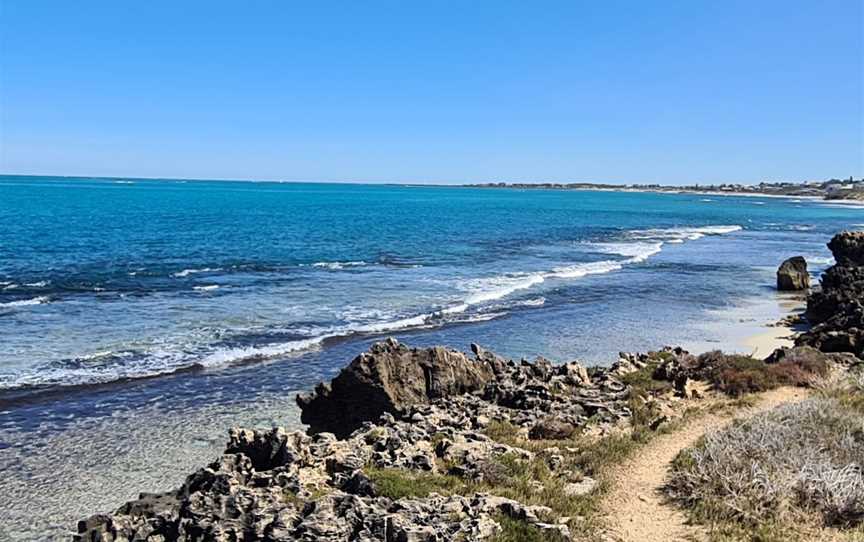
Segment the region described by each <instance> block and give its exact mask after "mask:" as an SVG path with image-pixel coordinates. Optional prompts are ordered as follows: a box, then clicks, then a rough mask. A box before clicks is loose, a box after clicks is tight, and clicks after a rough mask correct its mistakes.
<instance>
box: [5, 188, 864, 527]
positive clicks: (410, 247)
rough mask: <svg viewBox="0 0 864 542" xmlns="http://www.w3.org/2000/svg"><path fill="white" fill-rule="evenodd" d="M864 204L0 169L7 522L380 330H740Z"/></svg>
mask: <svg viewBox="0 0 864 542" xmlns="http://www.w3.org/2000/svg"><path fill="white" fill-rule="evenodd" d="M705 199H710V201H704V200H705ZM861 222H864V211H862V210H861V209H858V208H849V207H840V208H838V207H836V206H829V205H825V204H821V203H819V202H810V201H804V202H794V201H791V200H784V199H769V198H737V197H713V198H705V197H704V196H699V195H669V194H664V195H660V194H647V193H640V194H635V193H626V194H624V193H611V192H572V191H570V192H565V191H560V192H559V191H518V190H489V189H465V188H441V187H419V188H418V187H399V186H364V185H313V184H301V185H292V184H277V183H234V182H182V181H170V180H168V181H153V180H150V181H143V180H135V181H132V184H128V183H122V184H121V183H117V182H114V181H110V180H108V181H106V180H69V179H59V178H53V179H50V178H49V179H45V178H39V179H32V178H16V177H0V224H3V227H2V228H0V342H2V344H3V345H4V349H3V350H2V351H0V388H3V391H0V410H2V413H0V471H2V476H0V494H3V495H7V496H9V497H8V498H7V500H8V501H9V502H8V504H7V505H6V506H4V507H0V538H3V537H4V536H5V537H6V538H12V539H34V540H38V539H45V537H46V536H48V535H46V533H51V534H52V535H54V536H60V535H61V534H62V532H63V529H68V528H70V526H71V522H72V521H74V520H75V519H77V518H78V517H80V516H83V515H87V514H90V513H95V512H97V511H107V510H110V509H112V508H114V507H116V506H117V505H119V504H120V503H122V502H123V501H124V500H127V499H129V498H133V497H135V496H136V494H137V492H138V491H158V490H165V489H169V488H171V487H173V486H176V485H177V484H179V483H180V482H181V481H182V478H183V476H184V475H185V474H187V473H189V472H190V471H191V470H192V469H194V468H195V467H197V466H200V465H202V464H204V463H206V462H207V461H208V460H210V459H212V458H213V457H215V456H216V454H218V452H219V451H220V450H221V448H222V445H223V441H224V440H225V434H226V431H227V428H228V427H230V426H231V425H253V426H267V425H274V424H280V425H288V426H297V424H298V413H297V410H296V407H295V406H294V403H293V395H294V394H296V392H298V391H301V390H306V389H309V388H311V386H313V385H314V383H315V382H317V381H319V380H321V379H326V378H330V377H331V376H333V375H334V374H335V372H336V371H338V369H339V368H340V367H341V366H343V365H344V364H345V363H347V362H348V361H349V360H350V359H351V358H352V357H353V356H355V355H356V354H357V353H359V352H360V351H362V350H364V349H365V348H366V347H367V346H368V345H369V344H370V343H371V342H372V341H374V340H378V339H380V338H381V337H383V336H385V335H396V336H397V337H399V338H400V339H401V340H404V341H406V342H409V343H412V344H418V345H427V344H435V343H445V344H448V345H451V346H454V347H457V348H463V349H467V347H468V344H469V343H470V342H479V343H481V344H484V345H485V346H487V347H490V348H492V349H494V350H496V351H499V352H500V353H502V354H505V355H509V356H514V357H521V356H526V357H533V356H535V355H538V354H542V355H544V356H546V357H550V358H552V359H557V360H561V361H564V360H570V359H575V358H581V359H583V360H586V361H587V362H589V363H597V364H608V363H610V362H612V361H614V359H615V354H616V353H617V352H618V351H620V350H645V349H648V348H656V347H658V346H661V345H663V344H672V343H674V344H682V345H684V346H685V347H688V348H690V349H692V350H706V349H710V348H717V347H723V348H735V347H738V346H737V345H739V344H740V341H741V339H742V337H743V336H744V335H746V334H747V333H751V332H752V331H753V328H754V327H756V326H758V325H761V324H764V323H765V322H768V321H770V320H773V319H776V318H777V317H778V316H779V315H780V312H781V309H780V307H779V304H778V298H777V296H776V294H775V293H774V291H773V288H772V285H773V280H774V271H775V269H776V266H777V265H778V264H779V263H780V261H782V260H783V259H784V258H786V257H788V256H791V255H795V254H803V255H804V256H805V257H808V259H809V261H810V262H811V267H814V268H815V269H814V270H816V271H818V269H819V268H822V267H825V266H827V265H829V264H830V263H831V261H830V254H829V253H828V251H827V249H826V248H825V246H824V243H825V242H826V241H827V240H828V238H830V235H831V234H833V233H834V232H835V231H837V230H839V229H843V228H845V227H849V226H850V225H852V224H856V223H861ZM738 348H739V349H740V347H738ZM178 370H179V372H175V371H178ZM145 377H146V378H145ZM4 531H5V532H4ZM22 533H23V534H22Z"/></svg>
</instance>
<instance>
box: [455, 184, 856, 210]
mask: <svg viewBox="0 0 864 542" xmlns="http://www.w3.org/2000/svg"><path fill="white" fill-rule="evenodd" d="M462 187H463V188H486V189H510V190H552V191H561V192H566V191H577V192H578V191H582V192H625V193H626V192H632V193H639V194H642V193H652V194H693V195H697V196H718V197H749V198H779V199H798V200H808V201H818V202H827V203H838V204H841V205H853V206H860V205H864V199H842V198H829V197H827V196H826V195H814V194H769V193H764V192H756V191H749V192H743V191H732V190H722V191H721V190H693V189H688V188H685V187H681V188H678V187H659V188H650V187H634V188H630V187H625V186H622V187H614V186H548V185H542V184H537V185H528V184H518V185H504V186H501V185H494V184H485V185H478V184H467V185H462Z"/></svg>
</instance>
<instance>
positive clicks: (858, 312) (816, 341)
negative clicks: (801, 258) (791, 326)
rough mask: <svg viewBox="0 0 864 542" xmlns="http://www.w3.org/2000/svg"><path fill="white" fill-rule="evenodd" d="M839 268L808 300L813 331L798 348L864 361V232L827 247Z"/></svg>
mask: <svg viewBox="0 0 864 542" xmlns="http://www.w3.org/2000/svg"><path fill="white" fill-rule="evenodd" d="M828 248H829V249H831V252H832V254H833V255H834V259H835V261H836V264H835V265H834V266H832V267H830V268H828V270H826V271H825V273H823V275H822V280H821V285H822V288H821V291H818V292H814V293H812V294H811V295H810V296H808V298H807V312H806V316H807V320H808V321H809V322H810V324H812V326H813V327H812V328H811V329H810V330H809V331H807V332H806V333H803V334H802V335H801V336H799V337H798V339H797V341H796V344H799V345H809V346H813V347H815V348H817V349H819V350H822V351H824V352H849V353H852V354H855V355H856V356H858V357H859V358H861V357H864V232H842V233H838V234H837V235H835V236H834V238H832V239H831V242H830V243H828Z"/></svg>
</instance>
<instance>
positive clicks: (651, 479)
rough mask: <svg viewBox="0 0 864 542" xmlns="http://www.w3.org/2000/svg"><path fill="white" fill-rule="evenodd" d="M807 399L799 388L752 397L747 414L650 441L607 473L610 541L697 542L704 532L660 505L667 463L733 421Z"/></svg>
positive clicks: (712, 419) (708, 420)
mask: <svg viewBox="0 0 864 542" xmlns="http://www.w3.org/2000/svg"><path fill="white" fill-rule="evenodd" d="M807 394H808V392H807V390H805V389H801V388H780V389H777V390H772V391H769V392H765V393H762V394H760V395H759V396H758V400H757V403H756V404H755V406H753V407H751V408H746V409H736V410H726V411H721V412H720V413H718V414H708V415H704V416H700V417H698V418H696V419H694V420H691V421H690V422H689V423H688V424H687V425H685V426H684V427H683V428H681V429H679V430H678V431H674V432H672V433H669V434H666V435H662V436H660V437H658V438H656V439H655V440H653V441H651V442H650V443H649V444H647V445H646V446H645V447H644V448H643V449H641V450H639V451H638V452H637V453H636V455H635V456H634V457H633V458H632V459H630V460H629V461H627V462H625V463H623V464H622V465H620V466H619V467H617V468H616V469H615V471H614V472H613V476H612V483H613V486H612V491H611V492H610V494H609V496H608V497H607V498H606V499H605V501H604V508H605V514H606V516H607V520H608V522H609V526H610V528H611V530H612V534H613V538H614V539H616V540H622V541H624V542H673V541H693V540H701V539H702V538H703V537H704V531H703V530H702V529H700V528H699V527H697V526H693V525H688V524H687V518H686V516H685V514H684V513H683V512H682V511H680V510H679V509H677V508H675V507H673V506H671V505H668V504H666V503H665V502H664V498H663V495H662V493H661V491H660V490H661V488H662V486H663V485H664V483H665V482H666V480H667V476H668V474H669V466H670V464H671V462H672V460H673V459H674V458H675V456H676V455H677V454H678V452H679V451H681V450H682V449H684V448H686V447H688V446H690V445H692V444H693V443H694V442H696V440H697V439H698V438H699V437H700V436H702V435H703V434H705V433H706V432H708V431H712V430H715V429H718V428H720V427H723V426H724V425H726V424H727V423H729V422H730V421H732V420H733V419H734V418H740V417H747V416H751V415H753V414H755V413H758V412H761V411H764V410H768V409H771V408H773V407H775V406H777V405H780V404H783V403H792V402H796V401H800V400H802V399H805V398H806V397H807Z"/></svg>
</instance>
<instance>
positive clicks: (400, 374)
mask: <svg viewBox="0 0 864 542" xmlns="http://www.w3.org/2000/svg"><path fill="white" fill-rule="evenodd" d="M492 378H494V372H493V369H492V367H491V365H490V363H488V362H487V361H485V360H482V359H470V358H468V356H466V355H465V354H463V353H462V352H458V351H456V350H450V349H447V348H444V347H442V346H436V347H433V348H422V349H420V348H408V347H407V346H405V345H402V344H399V342H398V341H397V340H396V339H392V338H391V339H387V340H385V341H383V342H379V343H375V344H374V345H372V347H371V348H370V350H369V352H365V353H363V354H360V355H359V356H357V357H356V358H354V360H353V361H352V362H351V364H350V365H348V367H346V368H344V369H342V371H341V372H340V373H339V375H338V376H336V378H334V379H333V380H332V381H331V382H330V383H329V384H324V383H322V384H319V385H318V386H317V387H316V388H315V391H314V392H313V393H311V394H308V395H298V396H297V404H298V405H299V406H300V409H301V411H302V414H301V417H300V419H301V421H302V422H303V423H306V424H308V425H309V430H310V432H311V433H319V432H322V431H327V432H331V433H334V434H335V435H336V436H337V437H339V438H344V437H347V436H348V435H350V434H351V433H352V432H353V431H354V430H356V429H358V428H359V427H360V426H361V425H362V424H363V422H369V421H374V420H377V419H378V418H379V417H380V416H381V415H382V414H384V413H390V414H393V415H401V414H402V413H404V412H405V410H406V408H407V407H409V406H411V405H415V404H422V403H428V402H429V401H431V400H433V399H437V398H440V397H446V396H449V395H459V394H464V393H468V392H472V391H476V390H480V389H482V388H483V386H484V385H485V384H486V383H487V382H488V381H490V380H491V379H492Z"/></svg>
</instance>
